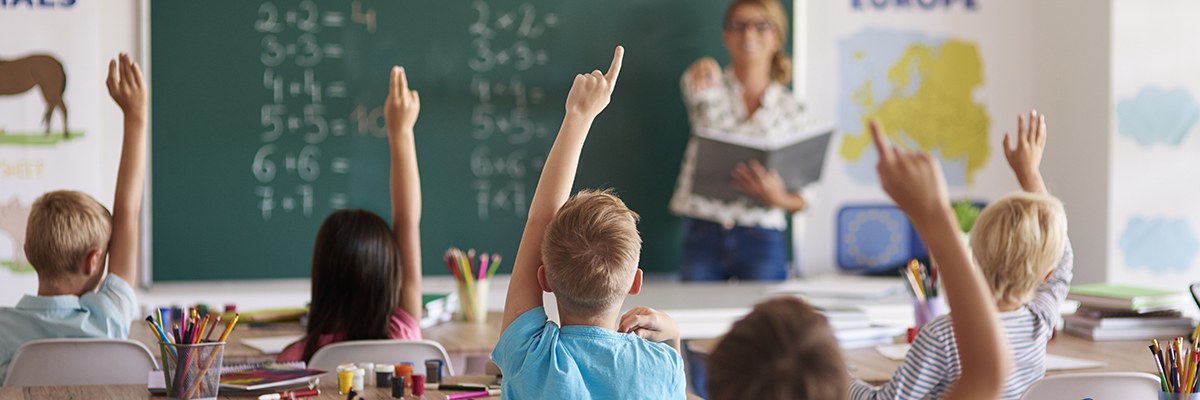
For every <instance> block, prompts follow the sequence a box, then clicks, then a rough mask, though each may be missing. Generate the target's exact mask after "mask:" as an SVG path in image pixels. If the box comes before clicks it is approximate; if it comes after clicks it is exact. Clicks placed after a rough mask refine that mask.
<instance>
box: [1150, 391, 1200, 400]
mask: <svg viewBox="0 0 1200 400" xmlns="http://www.w3.org/2000/svg"><path fill="white" fill-rule="evenodd" d="M1158 400H1200V393H1167V392H1158Z"/></svg>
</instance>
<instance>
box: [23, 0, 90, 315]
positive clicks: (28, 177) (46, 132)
mask: <svg viewBox="0 0 1200 400" xmlns="http://www.w3.org/2000/svg"><path fill="white" fill-rule="evenodd" d="M100 6H101V4H100V3H99V2H97V1H94V0H0V38H4V39H3V40H0V285H3V287H4V288H5V289H6V290H0V305H4V306H11V305H13V304H15V303H16V302H17V300H19V299H20V296H21V295H23V294H26V293H34V292H35V291H36V290H37V278H36V275H35V274H34V273H33V270H32V268H31V266H30V265H29V262H28V260H27V258H26V257H25V252H24V249H23V245H24V237H25V228H26V219H27V218H28V215H29V209H30V206H31V205H32V204H33V201H34V200H36V199H37V198H38V196H40V195H41V194H42V193H45V192H47V191H51V190H59V189H69V190H78V191H82V192H84V193H87V194H89V195H91V196H92V197H95V198H96V199H97V200H99V201H100V202H101V203H102V204H105V205H106V206H109V205H110V203H111V199H107V200H106V199H103V198H101V197H100V196H99V195H98V192H99V186H100V163H101V160H100V138H101V132H100V118H99V113H100V110H101V105H102V103H101V102H102V101H103V100H105V97H104V96H105V93H104V72H105V70H104V69H105V65H103V63H102V62H101V60H102V59H101V57H100V54H99V53H98V52H99V49H98V48H99V45H100V43H99V36H100V31H99V29H100V21H99V16H98V7H100Z"/></svg>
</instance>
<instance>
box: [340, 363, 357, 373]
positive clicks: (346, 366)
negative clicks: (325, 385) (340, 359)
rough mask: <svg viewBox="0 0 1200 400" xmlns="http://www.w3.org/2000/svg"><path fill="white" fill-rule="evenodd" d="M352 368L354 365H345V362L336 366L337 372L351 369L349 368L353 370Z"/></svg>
mask: <svg viewBox="0 0 1200 400" xmlns="http://www.w3.org/2000/svg"><path fill="white" fill-rule="evenodd" d="M353 369H354V365H346V364H342V365H339V366H337V370H338V372H342V371H351V370H353Z"/></svg>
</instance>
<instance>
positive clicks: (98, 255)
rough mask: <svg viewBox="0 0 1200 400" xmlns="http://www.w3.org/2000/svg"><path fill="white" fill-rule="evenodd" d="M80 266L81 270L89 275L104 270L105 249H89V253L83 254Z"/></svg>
mask: <svg viewBox="0 0 1200 400" xmlns="http://www.w3.org/2000/svg"><path fill="white" fill-rule="evenodd" d="M79 268H80V270H79V272H80V273H82V274H84V275H87V276H92V275H95V274H96V273H98V272H99V271H103V270H104V250H101V249H92V250H90V251H88V252H87V254H86V255H84V256H83V260H82V261H81V265H80V266H79Z"/></svg>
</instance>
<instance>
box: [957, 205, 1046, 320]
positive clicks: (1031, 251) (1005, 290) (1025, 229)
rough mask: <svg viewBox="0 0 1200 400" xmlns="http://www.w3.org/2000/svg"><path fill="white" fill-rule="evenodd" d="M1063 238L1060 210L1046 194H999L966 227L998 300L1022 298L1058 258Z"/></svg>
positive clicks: (1020, 301) (1012, 301) (1026, 297)
mask: <svg viewBox="0 0 1200 400" xmlns="http://www.w3.org/2000/svg"><path fill="white" fill-rule="evenodd" d="M1066 240H1067V215H1066V211H1064V210H1063V205H1062V202H1061V201H1059V200H1058V199H1057V198H1055V197H1054V196H1051V195H1048V194H1038V193H1028V192H1019V193H1013V194H1010V195H1007V196H1004V197H1003V198H1001V199H1000V200H997V201H996V202H995V203H994V204H992V205H989V206H987V208H984V209H983V212H981V213H979V218H978V219H976V220H975V226H974V227H972V228H971V251H972V252H973V253H974V256H975V260H976V262H977V263H978V264H979V269H980V271H981V272H983V277H984V279H985V280H987V283H988V285H989V286H990V287H991V289H992V295H993V296H995V298H996V301H997V302H1001V303H1009V304H1017V305H1020V304H1025V303H1026V302H1028V301H1029V299H1030V298H1031V297H1032V296H1033V292H1034V289H1036V288H1037V287H1038V285H1040V284H1041V283H1042V282H1043V281H1044V280H1045V278H1046V275H1047V274H1049V273H1050V271H1052V270H1054V267H1055V265H1057V264H1058V260H1059V259H1060V258H1062V254H1063V248H1064V246H1065V243H1066Z"/></svg>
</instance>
